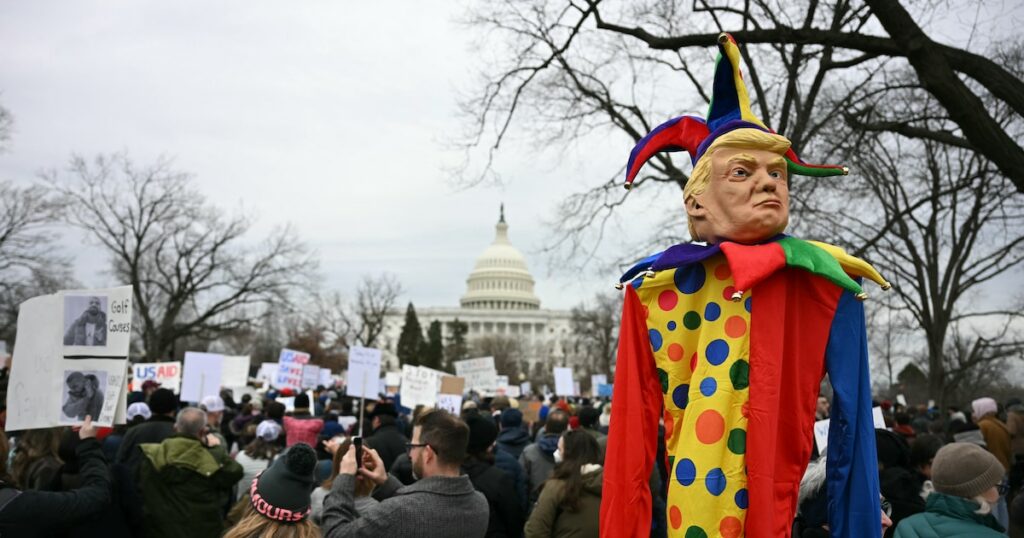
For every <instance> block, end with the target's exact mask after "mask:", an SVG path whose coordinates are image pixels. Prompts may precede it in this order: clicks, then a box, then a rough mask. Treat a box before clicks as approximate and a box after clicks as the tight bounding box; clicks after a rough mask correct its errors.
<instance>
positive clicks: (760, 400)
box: [723, 249, 842, 537]
mask: <svg viewBox="0 0 1024 538" xmlns="http://www.w3.org/2000/svg"><path fill="white" fill-rule="evenodd" d="M723 250H724V249H723ZM730 263H731V260H730ZM841 293H842V290H841V289H840V288H839V287H838V286H836V285H834V284H832V283H830V282H829V281H827V280H825V279H824V278H821V277H818V276H815V275H812V274H809V273H807V272H806V271H802V270H799V269H784V270H782V271H779V272H777V273H775V274H773V275H771V276H770V277H768V278H767V279H765V280H764V281H763V282H762V283H761V284H759V285H758V286H757V289H756V290H755V291H754V293H753V300H752V312H751V315H750V416H749V422H748V426H747V446H748V447H750V448H751V450H748V451H747V478H748V486H747V487H748V493H749V496H750V509H749V511H748V512H747V522H746V529H747V533H746V535H747V536H748V537H778V536H789V535H790V532H791V531H792V525H793V516H794V514H795V513H796V499H797V493H798V489H799V486H800V478H801V477H802V476H803V473H804V470H805V469H806V468H807V462H808V460H809V459H810V456H811V446H812V443H813V442H814V433H813V428H814V409H815V406H816V404H817V399H818V390H819V387H820V383H821V378H822V377H823V376H824V373H825V346H826V345H827V344H828V337H829V331H830V328H831V325H832V317H833V316H834V315H835V309H836V305H837V304H838V301H839V295H840V294H841Z"/></svg>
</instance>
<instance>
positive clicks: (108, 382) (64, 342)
mask: <svg viewBox="0 0 1024 538" xmlns="http://www.w3.org/2000/svg"><path fill="white" fill-rule="evenodd" d="M131 302H132V288H131V286H123V287H119V288H105V289H93V290H66V291H60V292H58V293H55V294H52V295H43V296H39V297H33V298H32V299H29V300H27V301H25V302H24V303H22V304H21V305H20V307H19V311H18V323H17V325H18V334H23V335H31V338H19V339H18V340H17V342H16V343H15V346H14V356H13V359H12V361H11V374H10V378H9V381H8V389H7V423H6V429H7V431H12V430H27V429H35V428H48V427H52V426H60V425H69V424H80V423H81V422H82V421H83V420H84V418H85V415H90V416H92V418H93V422H94V423H95V424H97V425H98V426H112V425H113V424H123V423H124V422H125V407H126V406H125V405H124V402H125V401H126V399H127V391H128V386H127V381H128V344H129V340H130V337H131V318H132V304H131Z"/></svg>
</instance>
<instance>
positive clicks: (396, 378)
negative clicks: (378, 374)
mask: <svg viewBox="0 0 1024 538" xmlns="http://www.w3.org/2000/svg"><path fill="white" fill-rule="evenodd" d="M404 371H405V366H402V372H404ZM402 372H387V373H386V374H384V385H385V386H387V387H398V386H400V385H401V384H402Z"/></svg>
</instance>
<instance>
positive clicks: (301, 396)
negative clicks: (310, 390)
mask: <svg viewBox="0 0 1024 538" xmlns="http://www.w3.org/2000/svg"><path fill="white" fill-rule="evenodd" d="M295 409H309V395H308V394H306V393H305V392H300V393H298V394H296V395H295Z"/></svg>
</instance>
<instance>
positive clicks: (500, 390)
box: [494, 375, 508, 394]
mask: <svg viewBox="0 0 1024 538" xmlns="http://www.w3.org/2000/svg"><path fill="white" fill-rule="evenodd" d="M494 379H495V383H496V385H495V387H494V392H495V393H497V394H507V393H508V376H507V375H499V376H495V378H494Z"/></svg>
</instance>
